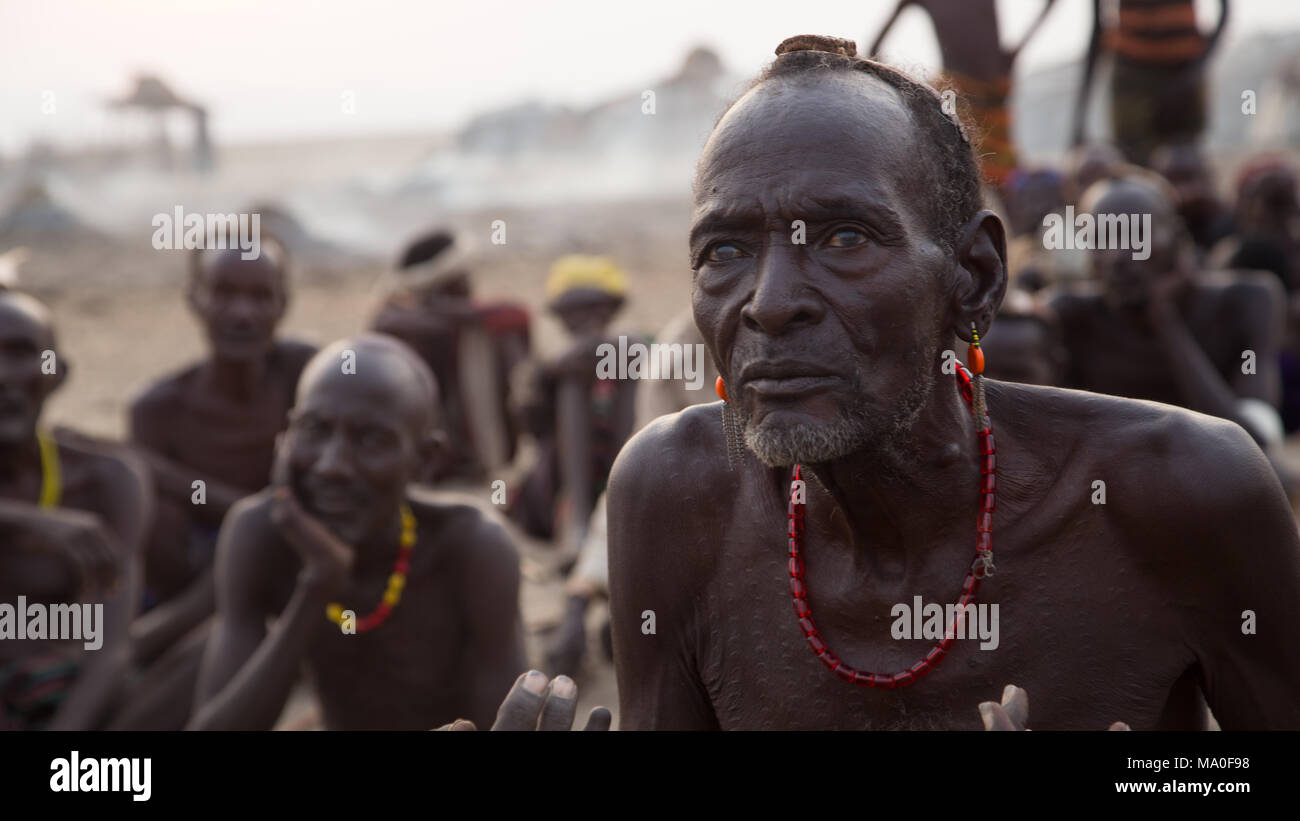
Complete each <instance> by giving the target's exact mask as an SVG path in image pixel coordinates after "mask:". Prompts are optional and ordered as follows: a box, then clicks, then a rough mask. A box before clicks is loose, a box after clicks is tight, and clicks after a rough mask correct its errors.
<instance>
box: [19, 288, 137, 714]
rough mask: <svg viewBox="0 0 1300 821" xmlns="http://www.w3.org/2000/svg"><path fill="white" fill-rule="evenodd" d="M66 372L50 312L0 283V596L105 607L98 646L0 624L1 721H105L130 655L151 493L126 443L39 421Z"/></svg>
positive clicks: (41, 602) (62, 381) (99, 627)
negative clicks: (22, 633)
mask: <svg viewBox="0 0 1300 821" xmlns="http://www.w3.org/2000/svg"><path fill="white" fill-rule="evenodd" d="M67 376H68V361H67V359H66V358H64V357H63V356H61V355H60V354H59V353H58V345H57V343H56V340H55V335H54V326H53V323H52V321H51V318H50V315H49V312H48V311H47V310H46V309H45V307H44V306H43V305H41V303H39V302H37V301H36V300H35V299H33V298H31V297H30V296H27V295H25V294H22V293H18V292H15V291H8V290H3V289H0V603H4V604H7V605H9V606H11V607H14V608H15V609H16V608H17V607H18V597H19V596H22V597H25V599H26V600H27V601H28V602H29V603H37V604H41V605H52V604H71V603H73V602H93V603H95V604H97V605H100V606H102V620H101V621H100V623H99V624H98V626H97V627H96V628H95V630H96V631H97V633H98V636H97V638H96V639H95V640H96V641H98V642H99V643H100V646H99V647H97V648H95V649H88V648H87V647H86V643H85V642H83V641H80V640H74V641H70V642H67V641H65V642H60V641H56V640H54V638H49V639H46V640H29V641H15V640H12V639H15V638H18V637H17V636H15V635H13V634H12V633H11V632H10V631H13V630H14V625H13V624H12V623H10V624H8V625H6V626H4V627H0V638H3V639H4V640H0V728H9V729H38V728H49V729H67V730H86V729H96V728H98V727H100V726H101V725H102V723H103V721H104V720H105V718H106V717H107V715H108V713H109V711H110V710H111V709H112V707H113V704H114V701H115V698H116V696H117V691H118V686H119V685H120V683H121V680H122V676H123V674H124V672H125V670H126V669H127V666H128V664H129V662H130V653H129V650H130V646H129V635H128V628H129V625H130V621H131V617H132V615H133V614H134V612H135V605H136V601H137V596H138V591H139V555H140V548H141V542H142V541H143V535H144V531H145V527H146V525H147V522H148V519H149V514H150V507H151V506H152V490H151V489H150V487H149V480H148V476H147V475H146V473H145V470H144V467H143V465H140V464H138V463H137V461H136V460H135V458H134V457H133V456H130V455H128V454H127V453H125V452H123V449H121V448H115V447H112V446H109V445H107V444H101V443H97V442H92V441H90V440H88V439H86V438H85V437H82V436H78V435H77V434H74V433H70V432H67V431H63V430H58V431H56V432H54V433H50V432H48V431H46V430H43V429H42V428H41V426H40V418H41V412H42V410H43V409H44V407H45V402H46V400H47V399H48V398H49V396H50V394H52V393H53V392H54V391H55V390H57V389H58V388H59V387H60V386H61V385H62V384H63V383H64V381H65V380H66V379H67ZM23 617H24V616H23V615H18V618H23ZM49 627H50V628H51V629H52V627H53V625H49Z"/></svg>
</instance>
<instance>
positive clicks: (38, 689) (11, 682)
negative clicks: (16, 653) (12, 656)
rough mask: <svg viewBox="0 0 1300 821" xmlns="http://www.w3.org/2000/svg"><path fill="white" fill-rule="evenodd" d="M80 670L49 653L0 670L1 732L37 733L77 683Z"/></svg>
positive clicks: (66, 658)
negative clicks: (34, 731)
mask: <svg viewBox="0 0 1300 821" xmlns="http://www.w3.org/2000/svg"><path fill="white" fill-rule="evenodd" d="M78 670H79V666H78V664H77V663H76V662H75V661H72V660H70V659H69V658H68V657H67V655H65V654H63V653H61V652H59V651H57V650H50V651H46V652H44V653H38V654H36V655H32V656H27V657H25V658H21V659H17V660H15V661H12V662H9V663H8V664H6V665H3V666H0V730H40V729H44V728H45V726H46V725H47V724H49V722H50V721H51V720H52V719H53V718H54V714H55V713H56V712H58V709H59V705H61V704H62V703H63V699H64V697H65V696H66V695H67V693H68V691H69V690H70V689H72V685H73V684H75V683H76V680H77V672H78Z"/></svg>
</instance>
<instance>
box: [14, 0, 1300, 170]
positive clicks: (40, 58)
mask: <svg viewBox="0 0 1300 821" xmlns="http://www.w3.org/2000/svg"><path fill="white" fill-rule="evenodd" d="M1198 1H1199V0H1198ZM1040 5H1041V0H1000V2H999V3H998V8H999V17H1000V19H1001V20H1002V21H1003V29H1004V37H1005V38H1006V39H1008V40H1012V41H1014V40H1015V39H1018V34H1019V32H1021V31H1022V30H1023V29H1024V27H1025V26H1026V25H1028V22H1029V20H1030V19H1031V18H1032V16H1033V15H1034V14H1035V13H1036V11H1037V9H1038V8H1039V7H1040ZM1089 5H1090V4H1089V3H1088V0H1060V2H1058V3H1057V6H1058V8H1056V9H1054V10H1053V11H1052V15H1051V17H1050V18H1049V19H1048V22H1047V23H1046V24H1045V26H1044V28H1043V29H1042V31H1041V32H1040V33H1039V35H1038V37H1037V38H1036V39H1035V40H1034V42H1033V43H1031V44H1030V46H1029V47H1028V48H1027V49H1026V50H1025V52H1024V53H1023V55H1022V63H1021V66H1020V67H1021V68H1022V69H1023V68H1025V67H1034V66H1040V65H1045V64H1050V63H1054V62H1060V61H1063V60H1067V59H1071V58H1073V57H1076V56H1078V55H1080V54H1081V53H1082V52H1083V49H1084V48H1085V45H1086V39H1087V34H1088V30H1089V25H1090V22H1089ZM1199 5H1200V6H1202V7H1203V8H1204V9H1205V10H1206V11H1205V14H1204V16H1203V19H1204V20H1205V21H1207V22H1206V24H1207V25H1208V21H1210V20H1212V19H1213V15H1214V9H1215V8H1216V7H1217V2H1216V0H1203V2H1199ZM892 7H893V0H857V2H841V1H840V0H830V1H829V2H817V0H798V2H796V0H704V2H701V1H700V0H648V2H638V3H627V2H616V0H549V1H548V2H532V1H531V0H528V1H525V0H516V2H508V3H497V2H488V1H487V0H470V2H447V0H432V2H418V0H417V2H392V0H357V2H314V1H313V0H155V1H154V2H146V0H0V151H13V150H16V149H19V148H21V147H23V146H25V145H26V144H27V143H28V142H29V141H31V140H32V139H36V138H44V139H50V140H54V141H57V142H62V143H78V142H85V141H90V142H97V141H111V140H114V139H120V138H121V137H122V136H123V134H124V133H127V130H128V129H130V128H136V129H143V127H144V126H143V123H135V124H134V125H130V124H128V123H125V122H123V121H122V120H121V119H120V118H119V119H113V118H110V117H108V116H106V114H105V112H104V109H103V105H102V101H103V100H104V99H106V98H109V97H112V96H116V95H122V94H125V93H126V91H127V90H128V89H129V87H130V85H131V77H132V76H133V75H134V74H135V73H137V72H141V71H151V72H157V73H159V74H161V75H162V76H163V77H164V78H166V79H167V81H168V82H169V83H171V85H172V86H173V88H175V89H176V90H177V91H178V92H179V93H181V94H182V95H189V96H190V97H192V98H193V99H195V100H198V101H200V102H202V103H204V104H206V105H207V106H208V107H209V109H210V111H211V115H212V118H211V127H212V131H213V135H214V138H215V139H216V140H217V141H249V140H260V139H267V138H271V139H279V138H293V137H302V136H316V135H343V134H385V133H403V132H411V131H420V130H426V129H442V128H446V127H449V126H455V125H456V124H458V123H460V122H463V121H464V120H465V119H466V118H467V117H469V116H471V115H473V114H475V113H477V112H480V111H484V110H487V109H490V108H493V107H496V106H500V105H502V104H508V103H514V102H518V101H521V100H523V99H526V98H529V97H538V98H541V99H544V100H547V101H551V102H562V103H569V104H573V105H583V104H588V103H591V102H593V101H596V100H599V99H601V98H602V97H604V96H607V95H609V94H611V93H613V92H619V91H626V90H629V89H638V88H644V87H648V86H649V84H650V83H651V82H652V81H653V80H654V79H655V78H658V77H662V76H664V75H666V74H669V73H671V72H672V71H674V70H675V69H676V67H677V66H678V64H679V63H680V62H681V60H682V57H683V55H684V54H685V53H686V51H687V50H688V49H689V48H691V47H692V46H694V45H696V44H700V43H703V44H707V45H710V46H712V47H713V48H714V49H716V50H717V51H718V52H719V53H720V54H721V56H722V58H723V60H724V61H725V62H726V64H727V66H728V67H729V68H730V69H731V70H732V71H736V72H739V73H742V74H752V73H754V72H755V71H757V69H758V68H759V67H761V66H762V65H763V64H764V63H766V62H767V61H768V60H770V59H771V56H772V49H773V48H774V47H775V46H776V44H777V43H779V42H780V41H781V40H783V39H784V38H785V37H787V36H790V35H791V34H798V33H823V34H835V35H839V36H845V37H852V38H854V39H856V40H858V42H859V44H860V45H862V46H864V47H865V45H866V43H865V42H864V41H869V40H870V39H871V37H872V36H874V34H875V32H876V30H877V29H878V28H879V27H880V24H881V23H882V22H883V20H884V18H885V16H886V15H887V14H888V12H889V10H890V9H891V8H892ZM1232 17H1233V20H1232V25H1231V27H1230V31H1229V36H1230V37H1231V38H1233V39H1235V38H1239V37H1241V36H1243V35H1244V34H1247V33H1253V32H1258V31H1262V30H1269V31H1277V30H1281V29H1292V28H1300V2H1295V0H1235V4H1234V11H1233V15H1232ZM886 53H887V54H893V55H896V56H898V57H901V58H903V59H905V60H906V61H907V62H908V63H910V64H912V65H914V66H917V67H925V68H932V67H935V66H937V64H938V50H937V48H936V46H935V43H934V38H933V33H932V30H931V28H930V24H929V22H928V19H927V18H926V17H925V15H924V14H923V13H922V12H919V11H915V10H913V11H909V12H908V13H907V14H906V15H905V16H904V18H903V19H902V20H900V23H899V25H898V26H896V27H895V30H894V32H893V34H892V35H891V39H890V40H889V41H888V42H887V44H886ZM348 94H351V97H350V98H349V97H348V96H347V95H348ZM348 99H350V100H351V101H352V103H353V111H352V113H348V112H347V111H346V110H345V108H346V106H345V101H346V100H348ZM51 104H52V106H51ZM51 107H52V108H53V111H49V110H48V109H49V108H51ZM130 133H136V132H130ZM140 133H143V132H142V131H141V132H140Z"/></svg>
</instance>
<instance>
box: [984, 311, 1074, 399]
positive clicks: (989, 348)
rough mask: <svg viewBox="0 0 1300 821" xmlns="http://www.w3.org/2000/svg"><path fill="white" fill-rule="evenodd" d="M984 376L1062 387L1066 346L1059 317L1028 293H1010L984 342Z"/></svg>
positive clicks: (1003, 380) (1005, 380)
mask: <svg viewBox="0 0 1300 821" xmlns="http://www.w3.org/2000/svg"><path fill="white" fill-rule="evenodd" d="M980 346H981V347H982V348H983V349H984V355H985V357H986V359H987V361H988V366H987V367H986V368H985V370H984V373H985V375H987V376H988V377H989V378H990V379H997V380H1000V381H1002V382H1021V383H1024V384H1026V385H1060V384H1061V379H1062V378H1063V376H1064V372H1065V343H1064V341H1063V340H1062V339H1061V323H1060V322H1059V321H1058V320H1057V318H1056V314H1054V313H1052V310H1051V309H1050V308H1048V307H1047V306H1046V305H1043V304H1042V303H1040V302H1039V301H1038V300H1037V299H1036V298H1035V297H1033V296H1031V295H1030V294H1027V293H1025V292H1024V291H1017V290H1008V291H1007V297H1006V299H1005V300H1004V301H1003V302H1002V305H1001V307H999V308H998V317H997V320H996V321H995V322H994V323H993V327H991V328H989V333H988V336H986V337H984V338H983V339H981V340H980Z"/></svg>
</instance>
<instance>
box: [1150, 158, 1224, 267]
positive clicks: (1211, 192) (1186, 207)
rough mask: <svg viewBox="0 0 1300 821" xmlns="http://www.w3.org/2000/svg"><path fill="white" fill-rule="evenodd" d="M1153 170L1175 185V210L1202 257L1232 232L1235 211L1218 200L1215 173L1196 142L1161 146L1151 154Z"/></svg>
mask: <svg viewBox="0 0 1300 821" xmlns="http://www.w3.org/2000/svg"><path fill="white" fill-rule="evenodd" d="M1151 170H1152V171H1155V172H1156V173H1157V174H1159V175H1160V176H1162V177H1164V178H1165V179H1166V180H1167V181H1168V182H1169V184H1170V185H1171V186H1173V190H1174V195H1175V199H1174V207H1175V208H1176V209H1177V211H1178V216H1180V217H1182V218H1183V224H1184V225H1185V226H1187V232H1188V234H1189V235H1190V236H1191V239H1192V243H1193V244H1194V245H1195V246H1196V250H1197V253H1198V254H1199V255H1200V257H1201V258H1203V257H1204V256H1205V255H1206V254H1208V253H1209V251H1210V249H1211V248H1213V247H1214V246H1215V244H1216V243H1217V242H1219V240H1221V239H1223V238H1224V237H1227V236H1230V235H1231V234H1232V233H1233V224H1232V212H1231V211H1229V210H1228V208H1227V206H1226V205H1224V204H1223V202H1222V201H1221V200H1220V199H1219V195H1218V193H1217V192H1216V191H1215V188H1214V171H1213V169H1211V168H1210V163H1209V161H1208V160H1207V159H1206V157H1205V154H1204V152H1202V151H1201V149H1200V148H1198V147H1197V146H1196V145H1195V144H1194V143H1174V144H1172V145H1162V146H1160V147H1159V148H1157V149H1156V150H1155V151H1154V152H1153V153H1152V154H1151Z"/></svg>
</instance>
